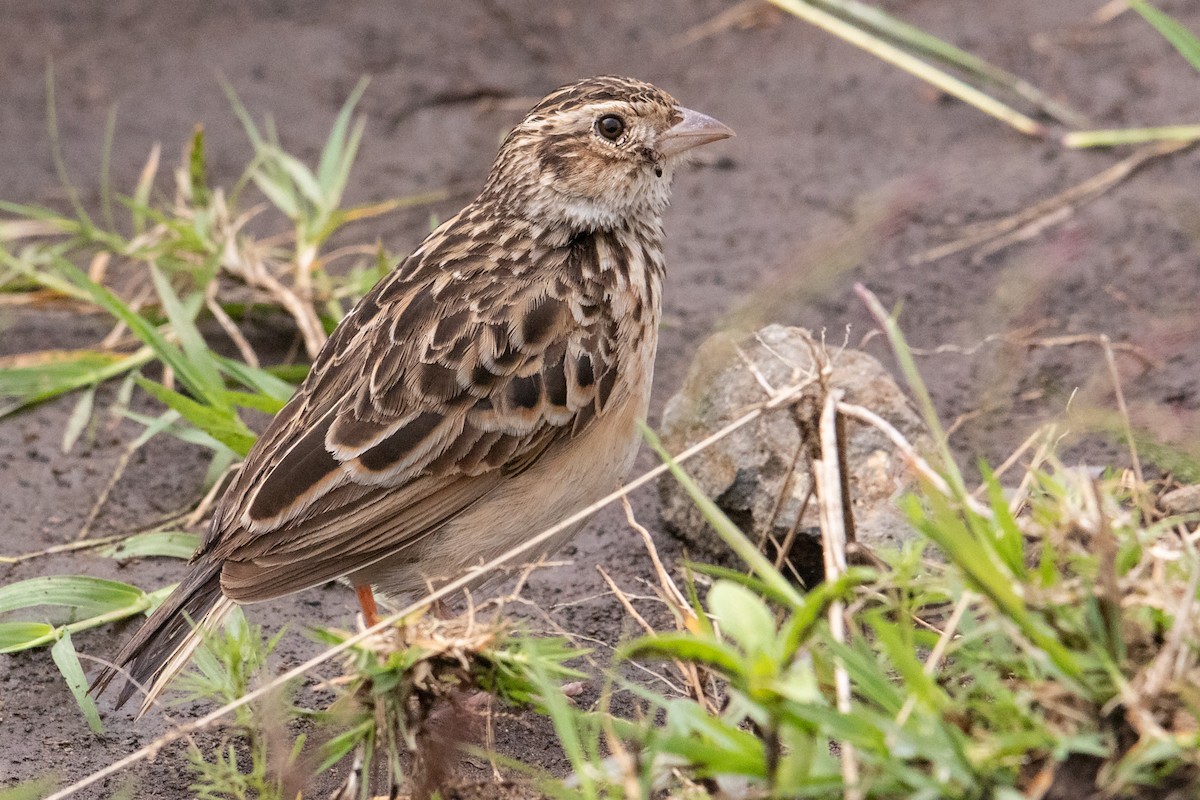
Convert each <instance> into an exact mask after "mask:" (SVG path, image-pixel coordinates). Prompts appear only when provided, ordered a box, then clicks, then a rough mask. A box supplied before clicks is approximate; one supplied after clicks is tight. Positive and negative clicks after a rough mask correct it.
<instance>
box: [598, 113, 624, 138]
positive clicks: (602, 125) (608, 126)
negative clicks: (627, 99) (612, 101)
mask: <svg viewBox="0 0 1200 800" xmlns="http://www.w3.org/2000/svg"><path fill="white" fill-rule="evenodd" d="M596 132H597V133H599V134H600V135H601V136H603V137H604V138H605V139H608V140H609V141H610V142H615V141H616V140H617V139H619V138H621V134H622V133H624V132H625V120H623V119H621V118H620V117H618V116H617V115H616V114H605V115H604V116H603V117H601V118H600V119H598V120H596Z"/></svg>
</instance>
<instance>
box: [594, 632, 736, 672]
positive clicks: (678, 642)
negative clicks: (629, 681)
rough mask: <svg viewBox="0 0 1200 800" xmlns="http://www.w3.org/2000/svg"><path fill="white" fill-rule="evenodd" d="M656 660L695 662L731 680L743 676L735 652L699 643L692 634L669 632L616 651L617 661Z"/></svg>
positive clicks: (725, 647) (723, 645) (728, 648)
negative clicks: (717, 670) (716, 670)
mask: <svg viewBox="0 0 1200 800" xmlns="http://www.w3.org/2000/svg"><path fill="white" fill-rule="evenodd" d="M646 655H651V656H657V657H659V658H678V659H681V660H683V661H696V662H700V663H702V664H708V665H709V666H712V667H716V668H717V669H719V670H721V671H722V672H724V673H725V674H726V675H729V676H739V675H741V674H742V671H743V665H742V661H741V658H740V656H739V654H738V652H737V651H736V650H734V649H733V648H732V647H730V646H729V645H726V644H721V643H720V642H711V641H705V640H703V639H699V638H697V637H695V636H693V635H692V634H689V633H680V632H667V633H660V634H658V635H657V636H643V637H641V638H640V639H635V640H633V641H632V642H630V643H629V644H627V645H625V646H624V647H621V648H620V649H618V650H617V657H618V658H624V659H628V658H636V657H637V656H646Z"/></svg>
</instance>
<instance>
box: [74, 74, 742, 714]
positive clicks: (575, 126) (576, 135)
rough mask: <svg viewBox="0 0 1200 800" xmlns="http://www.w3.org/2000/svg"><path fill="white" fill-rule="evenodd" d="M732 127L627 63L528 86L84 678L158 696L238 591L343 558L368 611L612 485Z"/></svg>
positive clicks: (541, 526)
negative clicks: (180, 572)
mask: <svg viewBox="0 0 1200 800" xmlns="http://www.w3.org/2000/svg"><path fill="white" fill-rule="evenodd" d="M733 135H734V133H733V131H732V130H731V129H730V128H729V127H728V126H726V125H724V124H723V123H721V122H719V121H717V120H716V119H714V118H712V117H710V116H708V115H705V114H702V113H700V112H697V111H693V110H691V109H688V108H685V107H683V106H681V105H680V104H679V103H678V102H676V100H675V99H674V98H673V97H672V96H671V95H669V94H668V93H666V92H665V91H663V90H661V89H659V88H657V87H656V86H654V85H652V84H649V83H645V82H643V81H640V80H636V79H632V78H624V77H617V76H611V75H610V76H600V77H594V78H588V79H586V80H582V81H579V82H576V83H572V84H568V85H565V86H562V87H560V88H558V89H556V90H555V91H553V92H551V93H550V94H549V95H547V96H546V97H544V98H543V99H542V100H541V101H539V102H538V103H537V104H536V105H534V106H533V108H532V109H531V110H530V111H529V112H528V114H527V115H526V116H525V117H524V119H523V120H522V121H521V122H520V123H519V124H518V125H517V126H516V127H515V128H513V129H512V131H511V132H510V133H509V134H508V135H507V137H506V138H505V139H504V140H503V142H502V144H501V146H500V148H499V152H498V154H497V156H496V158H495V161H494V162H493V165H492V167H491V171H490V173H489V175H488V177H487V180H486V181H485V183H484V185H483V188H482V190H481V191H480V192H479V194H478V196H477V197H476V198H475V199H474V200H473V201H472V202H470V203H469V204H468V205H467V206H466V207H464V208H463V209H462V210H461V211H460V212H458V213H457V214H455V215H454V216H452V217H450V218H449V219H447V220H446V221H445V222H444V223H442V224H441V225H440V226H438V227H437V228H436V229H435V230H434V231H433V232H432V233H430V234H429V236H428V237H427V238H426V239H425V240H424V241H423V242H422V243H421V244H420V246H418V247H417V249H416V250H414V251H413V252H412V254H411V255H409V256H408V257H407V258H405V259H403V260H402V261H401V262H400V263H399V264H398V265H397V266H396V267H395V268H394V269H392V270H391V271H390V272H389V273H388V274H387V275H385V276H384V277H383V278H382V279H380V281H379V282H378V283H377V284H376V285H375V286H374V287H372V288H371V290H370V291H368V292H367V293H366V294H365V295H364V296H363V297H362V299H361V300H359V302H358V303H357V304H356V305H355V306H354V307H353V308H352V309H351V311H350V312H349V313H348V314H347V315H346V316H345V317H344V318H343V319H342V320H341V322H340V323H339V324H338V325H337V327H336V328H335V329H334V330H333V332H332V333H331V334H330V336H329V338H328V340H327V341H326V343H325V344H324V346H323V347H322V349H321V350H320V352H319V353H318V355H317V356H316V358H315V359H314V361H313V364H312V367H311V369H310V371H309V373H308V375H307V377H306V378H305V380H304V381H303V382H302V383H301V384H300V386H299V387H298V388H297V390H296V392H295V394H294V395H293V396H292V397H291V399H290V400H289V401H288V403H287V404H286V405H285V406H284V407H283V409H282V410H280V412H279V413H278V414H277V415H276V416H275V417H274V419H273V420H272V421H271V422H270V423H269V425H268V426H267V427H266V429H265V430H264V432H263V433H262V435H261V436H260V437H259V438H258V439H257V441H256V443H255V444H254V446H253V448H252V449H251V450H250V452H249V453H248V455H247V457H246V459H245V461H244V463H243V465H242V467H241V469H240V470H239V471H238V472H237V473H236V475H235V477H234V478H233V479H232V480H231V482H230V485H229V487H228V488H227V489H226V491H225V492H224V494H223V496H222V499H221V500H220V502H219V504H218V505H217V506H216V509H215V511H214V513H213V517H212V521H211V524H210V525H209V527H208V530H207V532H206V535H205V536H204V539H203V541H202V543H201V545H200V547H199V549H198V550H197V551H196V553H195V555H194V556H193V558H192V560H191V562H190V566H189V571H188V573H187V574H186V576H185V577H184V578H183V580H182V581H181V582H180V584H179V585H178V587H177V588H176V589H175V590H174V591H173V592H172V593H171V594H170V595H169V596H168V597H167V599H166V600H165V601H164V602H163V603H162V604H161V605H160V606H159V607H158V608H157V609H156V610H155V611H154V612H153V613H152V614H151V615H150V617H149V618H148V619H147V620H146V621H145V622H144V623H143V624H142V627H141V628H140V629H139V630H138V631H137V632H136V633H135V634H134V635H133V636H132V637H131V638H130V639H129V641H128V642H126V643H125V645H124V647H123V648H122V649H121V650H120V651H119V653H118V654H117V655H116V656H115V658H114V659H113V661H112V663H111V664H109V665H108V666H107V667H106V668H105V669H104V670H103V671H102V672H101V673H100V674H99V676H98V677H97V679H96V680H95V682H94V683H93V686H92V690H93V691H94V692H96V693H99V692H102V691H103V690H104V689H105V687H107V686H108V685H109V683H110V682H111V681H112V680H113V678H114V677H116V676H117V675H118V674H122V673H123V674H124V675H125V677H126V678H127V681H126V684H125V686H124V687H123V689H122V691H121V693H120V695H119V697H118V700H117V706H118V707H120V706H121V705H123V704H124V703H125V702H126V701H127V700H128V699H129V698H130V697H131V696H132V695H133V694H134V692H135V691H136V690H137V689H138V688H142V689H143V690H144V691H145V700H144V702H143V704H142V709H141V710H142V713H144V712H145V711H146V710H147V709H148V708H149V707H150V706H151V704H152V703H153V702H154V700H155V698H156V697H157V696H158V695H159V694H160V693H161V692H162V690H163V689H164V688H165V686H166V684H167V682H168V681H169V680H170V679H171V678H172V677H173V675H175V674H176V673H177V672H178V671H179V670H181V669H182V668H183V667H184V666H185V665H186V663H187V662H188V660H189V659H190V657H191V655H192V653H193V652H194V650H195V649H196V647H197V646H198V645H199V643H200V642H201V641H202V638H203V632H204V631H205V630H209V629H211V628H213V627H214V626H215V625H216V624H218V622H219V621H220V619H221V618H222V617H223V616H224V615H225V614H226V613H228V612H229V611H230V610H231V609H232V608H233V607H234V605H235V604H238V605H240V604H249V603H256V602H260V601H265V600H270V599H273V598H278V597H282V596H285V595H290V594H293V593H296V592H299V591H302V590H304V589H308V588H311V587H315V586H320V585H323V584H325V583H327V582H329V581H331V580H335V579H338V578H346V579H348V580H349V582H350V583H351V584H352V585H353V586H354V587H355V589H356V591H357V594H358V599H359V601H360V603H361V605H362V610H363V616H364V619H365V620H366V622H367V624H368V625H371V624H373V623H374V622H375V620H376V619H377V616H376V615H377V611H376V606H375V592H376V591H378V592H381V593H384V594H386V595H389V596H411V595H416V594H423V593H424V592H426V591H428V589H429V588H430V587H435V586H438V585H439V584H440V585H444V584H445V583H446V582H448V581H450V580H453V579H456V578H460V577H462V576H463V575H466V574H467V573H468V572H469V570H471V568H472V567H475V566H478V565H480V564H482V563H484V562H487V561H489V560H491V559H493V558H495V557H497V556H498V555H500V554H502V553H504V552H506V551H508V550H509V549H511V548H512V547H514V546H515V545H518V544H520V543H522V542H524V541H527V540H529V539H530V538H532V537H534V536H536V535H537V534H539V533H541V532H542V531H543V530H545V529H548V528H549V527H551V526H553V525H554V524H555V523H558V522H559V521H561V520H563V519H565V518H567V517H568V516H570V515H571V514H573V513H574V512H577V511H579V510H581V509H584V508H586V507H588V506H589V505H590V504H592V503H593V502H594V501H596V500H598V499H599V498H600V497H602V496H604V495H605V494H607V493H609V492H610V491H612V490H613V489H614V488H616V486H617V485H618V484H619V482H620V481H621V480H622V479H623V477H624V476H625V474H626V473H627V471H628V470H629V469H630V468H631V466H632V464H633V460H634V457H635V456H636V453H637V450H638V446H639V443H640V438H641V437H640V432H639V429H638V423H639V421H640V420H643V419H645V416H646V413H647V409H648V403H649V394H650V383H651V377H652V373H653V369H654V359H655V353H656V350H657V346H658V325H659V319H660V316H661V308H662V289H663V279H664V274H665V273H664V270H665V264H664V259H663V212H664V211H665V209H666V207H667V205H668V202H669V200H670V192H671V184H672V179H673V177H674V175H675V173H676V171H677V170H678V169H679V167H680V165H681V164H683V163H685V162H686V161H687V160H688V158H689V156H690V155H691V154H692V151H693V150H694V148H696V147H698V146H701V145H705V144H708V143H710V142H715V141H718V140H721V139H726V138H728V137H731V136H733ZM582 524H583V523H580V525H582ZM578 527H580V526H579V525H577V526H575V527H573V528H570V529H567V530H564V531H562V532H561V533H560V534H558V535H557V536H556V537H554V538H553V539H552V540H551V541H549V542H547V543H546V545H545V546H544V548H543V551H542V553H541V555H547V554H549V553H551V552H553V551H554V550H556V549H557V548H558V547H559V546H561V545H562V544H563V543H564V542H565V541H566V540H567V539H569V538H570V536H571V535H573V534H574V533H575V531H576V530H577V529H578Z"/></svg>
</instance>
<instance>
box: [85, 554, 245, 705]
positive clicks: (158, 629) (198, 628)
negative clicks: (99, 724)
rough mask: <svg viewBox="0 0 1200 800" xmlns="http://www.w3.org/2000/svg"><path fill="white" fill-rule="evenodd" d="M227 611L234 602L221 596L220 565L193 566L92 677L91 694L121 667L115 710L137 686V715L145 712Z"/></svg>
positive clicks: (127, 698)
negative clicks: (141, 693) (124, 676)
mask: <svg viewBox="0 0 1200 800" xmlns="http://www.w3.org/2000/svg"><path fill="white" fill-rule="evenodd" d="M232 607H233V602H232V601H231V600H229V599H228V598H227V597H225V595H224V594H222V593H221V565H220V564H198V565H196V567H194V568H193V571H192V573H191V574H190V575H188V576H187V577H186V578H185V579H184V580H183V583H181V584H179V586H178V587H177V588H176V589H175V591H173V592H171V594H170V596H168V597H167V599H166V600H164V601H163V603H162V605H160V606H159V607H158V608H157V609H155V611H154V613H153V614H151V615H150V617H149V619H147V620H146V621H145V622H144V623H142V627H141V628H140V629H139V630H138V632H137V633H136V634H134V636H133V638H132V639H130V640H129V641H128V642H126V643H125V646H124V647H122V648H121V652H119V653H117V655H116V657H115V658H114V659H113V664H112V665H110V666H107V667H105V668H104V670H103V671H102V672H101V673H100V674H99V675H98V676H97V677H96V680H95V681H94V682H93V683H92V687H91V692H92V693H93V694H99V693H100V692H103V691H104V690H105V688H106V687H107V686H108V685H109V684H110V683H111V682H112V680H113V678H115V677H117V676H118V674H120V672H121V670H122V668H123V669H124V670H125V671H126V672H127V673H128V680H127V681H126V683H125V686H124V687H123V688H122V689H121V693H120V694H119V695H118V696H117V708H120V707H121V706H123V705H124V704H125V702H126V701H128V700H129V698H130V697H132V696H133V694H134V693H135V692H136V691H137V690H138V689H139V688H140V687H148V688H147V691H146V698H145V700H144V701H143V702H142V707H141V712H139V713H145V711H146V709H147V708H149V707H150V705H151V704H152V703H153V702H154V700H155V698H157V697H158V695H159V694H160V693H161V692H162V690H163V688H164V687H165V686H166V684H167V683H168V682H169V681H170V680H171V678H172V677H174V676H175V674H176V673H178V672H179V671H180V670H181V669H183V667H184V666H185V665H186V664H187V661H188V659H189V658H190V657H191V655H192V653H193V652H194V651H195V649H196V647H197V646H199V644H200V642H201V641H203V637H204V632H205V631H207V630H210V629H212V628H213V627H214V626H215V625H216V624H217V623H219V622H220V620H221V617H223V616H225V614H226V613H227V612H228V611H229V610H230V609H231V608H232Z"/></svg>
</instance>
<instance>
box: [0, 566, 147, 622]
mask: <svg viewBox="0 0 1200 800" xmlns="http://www.w3.org/2000/svg"><path fill="white" fill-rule="evenodd" d="M145 596H146V593H145V592H143V591H142V590H141V589H139V588H138V587H136V586H131V585H129V584H128V583H121V582H120V581H111V580H108V579H107V578H93V577H91V576H87V575H45V576H42V577H40V578H29V579H27V580H23V581H18V582H16V583H10V584H8V585H7V586H0V613H3V612H6V611H13V610H15V609H18V608H32V607H34V606H64V607H67V608H75V609H79V611H80V612H81V614H83V615H84V616H92V615H96V614H104V613H107V612H109V611H115V610H117V609H119V608H124V607H125V606H129V605H132V604H134V603H137V602H139V601H141V600H142V599H143V598H144V597H145Z"/></svg>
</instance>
